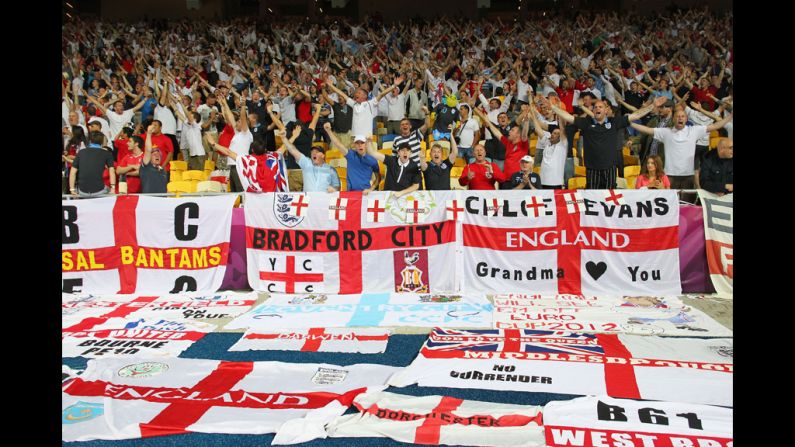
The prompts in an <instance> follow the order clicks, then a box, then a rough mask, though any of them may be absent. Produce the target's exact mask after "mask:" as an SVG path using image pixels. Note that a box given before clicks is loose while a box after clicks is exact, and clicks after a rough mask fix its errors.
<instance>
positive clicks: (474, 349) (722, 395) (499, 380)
mask: <svg viewBox="0 0 795 447" xmlns="http://www.w3.org/2000/svg"><path fill="white" fill-rule="evenodd" d="M733 371H734V365H733V344H732V340H731V339H722V338H716V339H696V338H661V337H657V336H639V335H623V334H595V335H594V334H581V333H574V332H564V331H537V330H529V329H524V330H466V331H465V330H454V329H439V328H436V329H434V330H433V331H432V332H431V334H430V336H429V338H428V340H427V341H426V342H425V345H424V346H423V347H422V349H421V350H420V353H419V355H418V356H417V358H416V359H414V362H412V363H411V365H409V366H408V367H407V368H405V369H404V370H403V371H401V372H400V373H399V374H397V375H396V376H395V377H394V378H393V380H392V381H390V385H391V386H397V387H404V386H408V385H412V384H414V383H417V384H419V386H444V387H451V388H482V389H490V390H503V391H528V392H545V393H565V394H580V395H596V394H607V395H609V396H613V397H623V398H632V399H654V400H671V401H677V402H692V403H702V404H709V405H725V406H731V405H732V380H733Z"/></svg>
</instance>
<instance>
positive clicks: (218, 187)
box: [196, 180, 225, 192]
mask: <svg viewBox="0 0 795 447" xmlns="http://www.w3.org/2000/svg"><path fill="white" fill-rule="evenodd" d="M224 190H225V188H224V184H223V183H221V182H216V181H215V180H207V181H204V182H199V183H198V184H196V192H224Z"/></svg>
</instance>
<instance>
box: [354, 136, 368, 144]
mask: <svg viewBox="0 0 795 447" xmlns="http://www.w3.org/2000/svg"><path fill="white" fill-rule="evenodd" d="M357 141H362V142H365V143H366V142H367V137H365V136H364V135H354V136H353V142H354V143H356V142H357Z"/></svg>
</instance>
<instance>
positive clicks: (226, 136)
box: [218, 124, 246, 155]
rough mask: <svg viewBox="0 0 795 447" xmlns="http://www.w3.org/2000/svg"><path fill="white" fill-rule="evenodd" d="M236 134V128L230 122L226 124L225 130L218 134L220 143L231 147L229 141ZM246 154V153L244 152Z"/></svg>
mask: <svg viewBox="0 0 795 447" xmlns="http://www.w3.org/2000/svg"><path fill="white" fill-rule="evenodd" d="M234 136H235V128H234V127H232V126H231V125H230V124H227V125H226V126H224V130H222V131H221V134H220V135H218V144H220V145H221V146H223V147H229V143H231V142H232V138H234ZM243 155H246V154H243Z"/></svg>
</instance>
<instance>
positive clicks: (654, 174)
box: [635, 155, 671, 189]
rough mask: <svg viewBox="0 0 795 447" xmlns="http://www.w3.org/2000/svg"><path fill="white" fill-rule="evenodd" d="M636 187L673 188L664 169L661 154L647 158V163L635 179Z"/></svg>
mask: <svg viewBox="0 0 795 447" xmlns="http://www.w3.org/2000/svg"><path fill="white" fill-rule="evenodd" d="M635 189H671V182H670V181H669V180H668V176H667V175H665V171H663V161H662V158H660V156H659V155H652V156H651V157H649V158H647V159H646V164H644V165H643V169H642V170H641V172H640V175H639V176H638V178H637V180H635Z"/></svg>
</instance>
